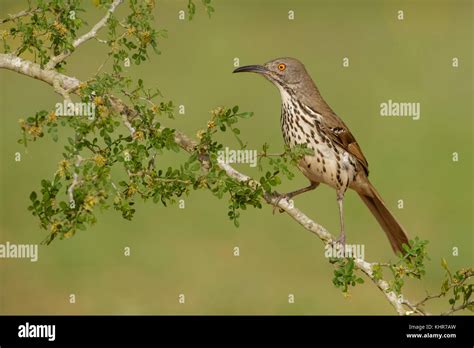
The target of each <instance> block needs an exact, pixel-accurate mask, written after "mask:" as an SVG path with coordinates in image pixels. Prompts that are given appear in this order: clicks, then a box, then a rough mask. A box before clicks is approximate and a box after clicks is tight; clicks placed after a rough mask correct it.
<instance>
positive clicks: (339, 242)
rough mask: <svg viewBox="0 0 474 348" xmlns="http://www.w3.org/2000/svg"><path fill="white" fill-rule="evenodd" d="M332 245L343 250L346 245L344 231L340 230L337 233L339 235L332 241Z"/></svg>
mask: <svg viewBox="0 0 474 348" xmlns="http://www.w3.org/2000/svg"><path fill="white" fill-rule="evenodd" d="M333 245H334V246H335V247H338V248H342V251H343V252H344V249H345V247H346V234H345V233H344V232H341V233H340V234H339V237H337V239H336V240H335V241H333Z"/></svg>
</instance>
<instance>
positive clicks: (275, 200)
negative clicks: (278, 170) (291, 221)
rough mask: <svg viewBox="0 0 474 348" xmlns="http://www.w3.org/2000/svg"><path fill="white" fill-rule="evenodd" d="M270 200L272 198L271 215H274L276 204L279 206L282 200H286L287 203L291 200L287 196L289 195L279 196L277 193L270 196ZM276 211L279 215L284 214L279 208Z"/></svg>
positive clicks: (289, 196)
mask: <svg viewBox="0 0 474 348" xmlns="http://www.w3.org/2000/svg"><path fill="white" fill-rule="evenodd" d="M271 198H272V200H273V214H275V210H276V208H278V204H280V201H281V200H282V199H286V200H287V201H289V200H290V199H291V195H289V194H287V193H283V194H280V193H278V192H273V193H272V194H271ZM278 211H279V212H280V213H283V212H284V210H283V209H281V208H279V209H278Z"/></svg>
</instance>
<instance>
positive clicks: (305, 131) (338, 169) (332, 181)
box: [281, 104, 356, 191]
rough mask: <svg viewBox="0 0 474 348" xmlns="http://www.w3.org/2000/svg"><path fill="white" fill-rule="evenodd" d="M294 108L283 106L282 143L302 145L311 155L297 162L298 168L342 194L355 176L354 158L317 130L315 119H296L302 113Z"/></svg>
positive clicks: (314, 179) (308, 176)
mask: <svg viewBox="0 0 474 348" xmlns="http://www.w3.org/2000/svg"><path fill="white" fill-rule="evenodd" d="M295 107H296V106H294V105H293V106H292V105H291V104H284V107H283V112H282V118H281V128H282V132H283V137H284V140H285V143H286V144H287V145H289V146H290V147H294V146H295V145H298V144H305V145H306V146H307V147H308V148H309V149H311V150H313V152H314V155H308V156H304V157H303V158H302V159H301V160H300V162H299V163H298V167H299V169H300V170H301V171H302V173H303V174H304V175H305V176H306V177H307V178H308V179H309V180H310V181H312V182H321V183H325V184H327V185H329V186H331V187H334V188H335V189H337V190H344V191H345V190H346V189H347V188H348V187H349V186H350V185H351V183H352V181H353V180H354V179H355V176H356V165H355V163H356V160H355V158H353V156H352V155H350V154H349V153H348V152H347V151H345V150H344V149H343V148H341V147H339V146H338V145H337V144H335V143H333V142H332V141H331V140H330V139H329V137H328V136H327V135H325V134H324V133H323V132H322V131H321V128H320V127H318V122H319V120H318V119H315V118H312V117H309V116H306V117H302V116H300V115H302V114H304V112H303V110H299V109H295Z"/></svg>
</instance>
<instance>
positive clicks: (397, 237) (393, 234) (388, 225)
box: [359, 185, 408, 254]
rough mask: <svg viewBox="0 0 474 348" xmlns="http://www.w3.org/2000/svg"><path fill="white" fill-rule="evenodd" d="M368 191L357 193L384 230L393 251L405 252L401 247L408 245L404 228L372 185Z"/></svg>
mask: <svg viewBox="0 0 474 348" xmlns="http://www.w3.org/2000/svg"><path fill="white" fill-rule="evenodd" d="M370 191H371V195H370V196H368V195H364V194H362V193H359V196H360V198H361V199H362V200H363V201H364V203H365V204H366V205H367V207H368V208H369V210H370V211H371V212H372V214H373V215H374V216H375V218H376V219H377V221H378V223H379V224H380V226H381V227H382V229H383V230H384V231H385V234H386V235H387V237H388V240H389V241H390V245H391V246H392V249H393V251H394V252H395V253H397V252H398V251H400V252H401V253H402V254H405V250H404V249H403V247H402V245H403V244H407V245H408V236H407V234H406V232H405V230H404V229H403V227H402V226H401V225H400V224H399V223H398V221H397V220H396V219H395V217H394V216H393V215H392V213H390V211H389V210H388V209H387V207H386V206H385V203H384V202H383V200H382V197H380V195H379V193H378V192H377V190H376V189H375V188H374V187H373V186H372V185H370Z"/></svg>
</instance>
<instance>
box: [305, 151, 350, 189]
mask: <svg viewBox="0 0 474 348" xmlns="http://www.w3.org/2000/svg"><path fill="white" fill-rule="evenodd" d="M317 150H319V152H317V151H315V154H316V155H315V156H305V157H304V158H303V159H301V160H300V162H299V163H298V167H299V169H300V170H301V172H302V173H303V174H304V176H306V177H307V178H308V179H309V180H310V181H312V182H322V183H325V184H327V185H329V186H331V187H333V188H335V189H337V190H339V189H343V190H344V191H345V190H346V189H347V187H349V186H350V184H351V183H352V181H353V179H354V176H355V171H354V169H353V168H352V166H350V165H349V166H345V165H344V164H343V163H342V162H341V160H338V159H337V158H336V156H335V154H334V153H331V152H329V151H328V152H326V151H324V150H325V149H324V148H321V147H318V148H317ZM321 154H322V155H321Z"/></svg>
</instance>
